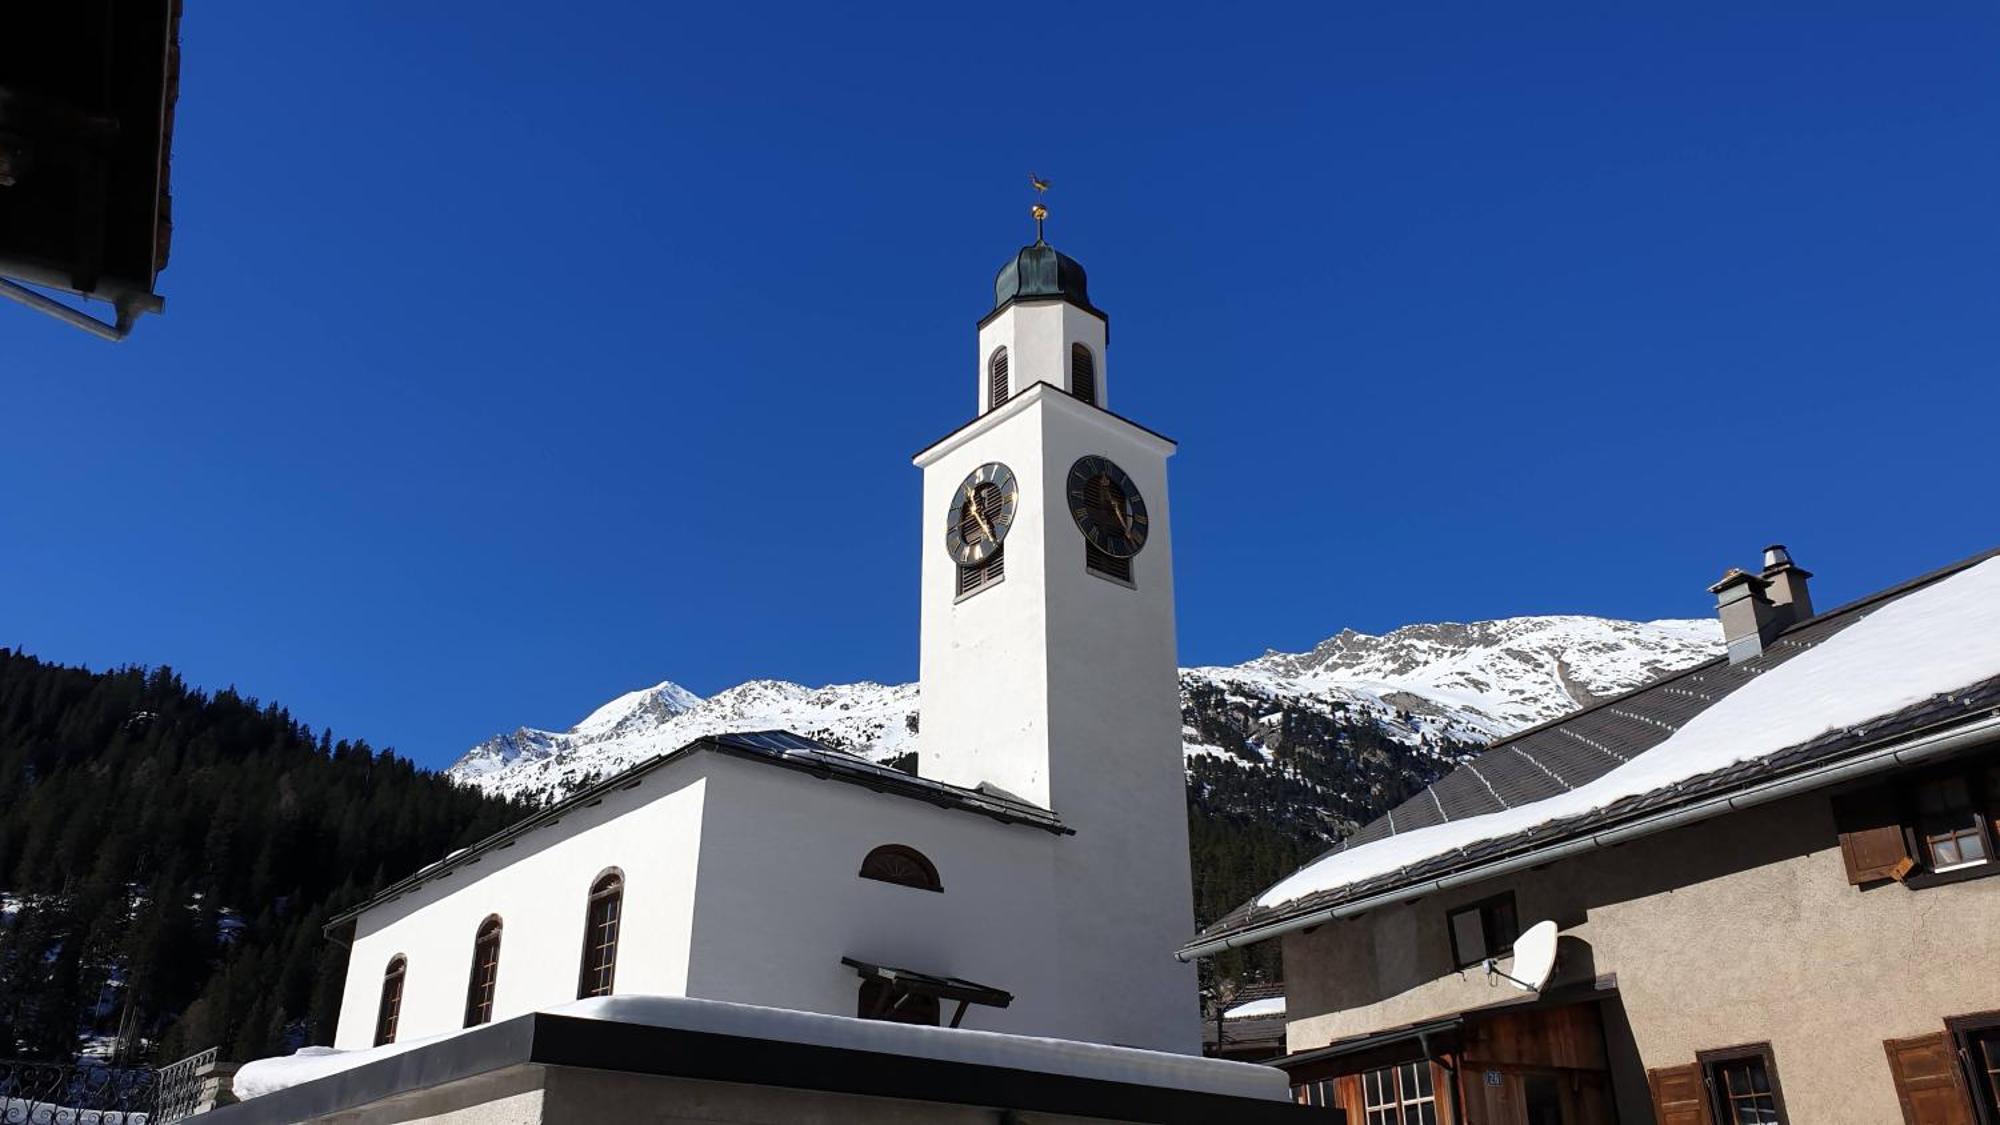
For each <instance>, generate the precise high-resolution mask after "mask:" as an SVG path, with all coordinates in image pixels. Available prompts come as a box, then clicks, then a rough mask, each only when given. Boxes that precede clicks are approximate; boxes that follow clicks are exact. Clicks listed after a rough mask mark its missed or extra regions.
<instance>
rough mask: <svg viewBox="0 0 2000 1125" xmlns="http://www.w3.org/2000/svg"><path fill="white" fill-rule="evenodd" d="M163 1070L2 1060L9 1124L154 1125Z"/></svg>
mask: <svg viewBox="0 0 2000 1125" xmlns="http://www.w3.org/2000/svg"><path fill="white" fill-rule="evenodd" d="M159 1090H160V1075H159V1072H157V1071H153V1070H147V1069H141V1068H136V1067H110V1066H99V1065H95V1064H92V1063H87V1062H86V1063H40V1062H14V1061H10V1060H4V1059H0V1123H4V1125H150V1123H151V1122H152V1121H153V1120H154V1113H155V1110H156V1107H157V1106H158V1104H159Z"/></svg>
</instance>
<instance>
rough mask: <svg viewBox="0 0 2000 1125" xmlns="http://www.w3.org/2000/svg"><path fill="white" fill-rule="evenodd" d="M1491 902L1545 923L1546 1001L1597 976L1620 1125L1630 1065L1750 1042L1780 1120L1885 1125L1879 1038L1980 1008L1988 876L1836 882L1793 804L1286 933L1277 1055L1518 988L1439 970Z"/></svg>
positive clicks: (1631, 1086)
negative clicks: (1608, 996) (1550, 926)
mask: <svg viewBox="0 0 2000 1125" xmlns="http://www.w3.org/2000/svg"><path fill="white" fill-rule="evenodd" d="M1509 890H1511V891H1513V892H1514V896H1515V904H1516V909H1517V911H1518V917H1519V919H1520V924H1521V926H1522V927H1523V928H1525V927H1527V926H1528V925H1529V924H1531V923H1533V922H1536V921H1539V920H1542V919H1554V920H1555V921H1556V923H1557V924H1558V926H1560V928H1561V932H1562V935H1563V936H1562V941H1561V957H1560V961H1559V964H1558V968H1557V975H1556V977H1555V980H1554V981H1552V982H1551V985H1550V987H1551V989H1553V988H1556V987H1558V986H1561V985H1564V984H1577V983H1582V984H1588V983H1590V982H1591V981H1592V980H1594V979H1596V980H1602V979H1603V978H1605V977H1608V976H1615V978H1616V985H1617V998H1616V999H1614V1000H1611V1001H1610V1002H1608V1003H1605V1004H1604V1005H1603V1015H1604V1018H1605V1035H1606V1039H1607V1047H1608V1049H1609V1054H1610V1059H1611V1065H1612V1071H1613V1083H1614V1086H1615V1089H1616V1092H1617V1101H1618V1113H1619V1119H1620V1120H1621V1121H1623V1122H1625V1123H1626V1125H1634V1123H1639V1122H1646V1121H1650V1120H1652V1116H1653V1114H1652V1109H1651V1105H1650V1101H1649V1099H1648V1095H1647V1092H1646V1080H1645V1070H1646V1069H1648V1068H1654V1067H1666V1066H1677V1065H1684V1064H1691V1063H1693V1062H1694V1061H1695V1052H1697V1051H1700V1050H1706V1049H1712V1048H1719V1047H1727V1046H1733V1045H1737V1044H1743V1043H1751V1042H1759V1041H1768V1042H1769V1043H1770V1044H1771V1046H1772V1049H1773V1053H1774V1056H1775V1060H1776V1065H1777V1071H1778V1076H1779V1082H1780V1084H1781V1086H1782V1088H1783V1091H1784V1097H1785V1101H1786V1103H1787V1108H1788V1111H1789V1120H1791V1121H1792V1122H1794V1123H1797V1125H1883V1123H1886V1122H1895V1121H1899V1120H1901V1118H1902V1115H1901V1112H1900V1110H1899V1109H1898V1106H1897V1102H1896V1092H1895V1088H1894V1085H1893V1082H1892V1079H1891V1077H1890V1074H1889V1068H1888V1064H1887V1061H1886V1056H1885V1054H1884V1051H1883V1045H1882V1044H1883V1041H1884V1040H1885V1039H1891V1038H1897V1037H1903V1036H1913V1035H1921V1034H1925V1033H1929V1032H1935V1031H1938V1030H1939V1029H1940V1028H1941V1026H1942V1023H1943V1020H1944V1019H1945V1017H1947V1016H1954V1015H1961V1014H1965V1013H1969V1012H1978V1011H1987V1010H1993V1009H2000V879H1990V878H1989V879H1976V880H1971V881H1967V882H1961V883H1953V884H1949V885H1944V886H1933V887H1929V888H1926V889H1922V890H1912V889H1909V888H1907V887H1904V886H1901V885H1898V884H1895V883H1883V884H1879V885H1875V886H1871V887H1865V888H1859V887H1854V886H1851V885H1850V884H1849V883H1848V880H1847V877H1846V871H1845V868H1844V866H1843V864H1842V861H1841V854H1840V846H1839V843H1838V839H1837V836H1836V833H1835V829H1834V820H1833V813H1832V806H1831V802H1830V800H1829V797H1828V796H1827V795H1825V794H1807V795H1804V796H1800V797H1794V798H1790V799H1787V800H1785V801H1782V802H1777V803H1773V804H1769V805H1764V806H1760V807H1757V808H1753V809H1750V810H1747V811H1744V812H1738V813H1732V814H1730V815H1728V816H1726V817H1723V818H1719V819H1716V820H1711V821H1707V822H1704V823H1701V824H1696V825H1691V826H1688V827H1684V828H1680V829H1677V830H1674V831H1671V832H1667V833H1663V834H1661V835H1658V836H1653V837H1648V838H1644V839H1641V840H1636V841H1633V842H1631V843H1627V844H1624V845H1621V846H1618V847H1614V848H1610V849H1606V850H1603V851H1596V852H1590V853H1587V854H1585V855H1582V856H1578V857H1575V858H1572V859H1567V860H1562V861H1558V862H1556V863H1554V864H1552V865H1550V866H1548V867H1545V868H1541V869H1538V870H1530V871H1525V872H1521V873H1518V874H1514V875H1508V876H1502V877H1499V878H1496V879H1493V880H1490V881H1486V882H1482V883H1479V884H1476V885H1473V886H1468V887H1462V888H1458V889H1456V890H1454V891H1452V892H1450V893H1446V894H1439V895H1436V896H1433V897H1429V898H1424V899H1420V900H1418V901H1416V902H1414V903H1408V904H1402V905H1398V906H1394V907H1389V908H1386V909H1378V910H1374V911H1371V912H1369V913H1367V914H1365V915H1362V916H1361V917H1359V918H1354V919H1344V920H1338V921H1334V922H1329V923H1327V924H1325V925H1322V926H1319V927H1317V928H1316V929H1313V930H1310V931H1306V932H1302V933H1294V934H1290V935H1287V936H1286V937H1285V938H1284V957H1285V975H1286V995H1287V1003H1288V1007H1289V1009H1290V1015H1291V1022H1290V1024H1289V1026H1288V1046H1289V1049H1290V1050H1292V1051H1302V1050H1309V1049H1311V1048H1314V1047H1320V1046H1324V1045H1326V1044H1327V1043H1328V1042H1330V1041H1332V1040H1335V1039H1341V1038H1345V1037H1348V1036H1352V1035H1359V1034H1363V1033H1366V1032H1372V1031H1379V1030H1382V1029H1385V1028H1392V1027H1396V1026H1400V1025H1403V1024H1408V1023H1412V1022H1415V1021H1419V1020H1424V1019H1428V1018H1434V1017H1438V1016H1444V1015H1449V1014H1451V1013H1455V1012H1460V1011H1464V1010H1466V1009H1468V1008H1475V1007H1480V1006H1483V1005H1489V1004H1493V1003H1496V1002H1500V1001H1503V1000H1506V999H1508V998H1509V997H1517V996H1520V995H1521V994H1520V993H1519V992H1517V991H1514V990H1512V989H1511V987H1510V986H1507V985H1506V984H1505V983H1504V982H1501V984H1500V986H1499V987H1498V988H1496V987H1494V986H1493V985H1492V984H1489V982H1488V981H1487V980H1486V978H1485V975H1484V974H1483V973H1481V972H1479V971H1477V970H1471V971H1467V972H1463V973H1461V972H1456V971H1453V969H1452V955H1451V945H1450V941H1449V939H1448V937H1447V935H1446V931H1445V913H1446V911H1447V910H1449V909H1451V908H1453V907H1457V906H1460V905H1463V904H1466V903H1469V902H1474V901H1477V900H1479V899H1482V898H1486V897H1488V896H1491V895H1494V894H1498V893H1500V892H1503V891H1509Z"/></svg>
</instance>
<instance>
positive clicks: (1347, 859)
mask: <svg viewBox="0 0 2000 1125" xmlns="http://www.w3.org/2000/svg"><path fill="white" fill-rule="evenodd" d="M1996 675H2000V559H1990V560H1988V561H1986V562H1983V563H1981V564H1979V565H1978V566H1975V567H1972V568H1971V569H1968V570H1965V571H1962V572H1960V573H1958V574H1955V575H1953V576H1951V577H1949V578H1946V579H1943V580H1941V581H1939V582H1937V583H1935V584H1933V585H1931V586H1927V587H1925V588H1923V589H1921V590H1918V591H1916V592H1914V593H1911V594H1907V595H1905V596H1903V597H1901V598H1898V599H1896V600H1895V601H1892V602H1889V603H1887V604H1886V605H1883V606H1881V607H1879V608H1877V609H1875V610H1873V611H1871V612H1870V613H1868V614H1867V616H1866V617H1864V618H1863V619H1862V620H1860V621H1857V622H1855V623H1854V624H1852V625H1850V626H1848V627H1847V628H1845V629H1842V630H1841V631H1840V632H1838V633H1835V634H1834V635H1833V636H1832V637H1829V638H1828V639H1827V640H1826V641H1825V642H1823V643H1821V644H1820V645H1818V646H1817V647H1815V648H1813V649H1812V650H1810V651H1808V652H1803V653H1800V654H1799V655H1798V656H1795V657H1793V658H1792V659H1790V660H1788V661H1786V662H1784V663H1783V664H1780V665H1778V666H1777V667H1775V668H1772V669H1770V670H1769V671H1767V672H1764V673H1763V674H1761V675H1759V676H1758V677H1757V678H1756V679H1755V680H1753V681H1751V682H1750V683H1748V684H1745V685H1744V686H1743V687H1741V688H1739V689H1737V690H1736V691H1735V692H1732V693H1731V694H1729V695H1727V696H1725V697H1723V699H1722V701H1721V702H1719V703H1717V704H1715V705H1714V706H1713V707H1710V708H1709V709H1708V710H1706V711H1703V712H1702V713H1701V714H1699V715H1697V716H1695V717H1694V718H1693V719H1692V720H1690V721H1689V722H1688V724H1687V725H1686V726H1684V727H1682V728H1681V729H1680V730H1678V731H1676V732H1675V733H1674V734H1673V735H1672V737H1670V738H1668V739H1667V740H1666V741H1665V742H1662V743H1660V744H1659V745H1658V746H1655V747H1653V748H1652V749H1651V750H1648V751H1646V752H1645V753H1643V754H1641V755H1639V756H1638V757H1636V758H1634V759H1632V760H1631V761H1630V762H1627V763H1626V764H1625V765H1622V766H1619V767H1618V768H1617V769H1615V770H1612V771H1611V772H1610V773H1608V774H1605V775H1604V776H1603V777H1600V778H1598V779H1597V780H1595V781H1592V782H1590V783H1589V784H1586V785H1580V786H1578V787H1577V788H1575V789H1573V790H1570V791H1569V792H1567V793H1562V794H1559V795H1557V796H1554V797H1550V798H1548V799H1546V800H1542V801H1536V802H1534V803H1532V804H1527V805H1522V806H1520V807H1518V808H1512V809H1507V810H1504V811H1502V812H1496V813H1488V814H1486V815H1484V816H1476V817H1468V818H1466V819H1464V820H1458V821H1451V822H1448V823H1445V824H1437V825H1432V826H1430V827H1427V828H1420V829H1417V830H1416V831H1414V832H1405V833H1402V834H1400V835H1396V836H1390V837H1388V838H1387V839H1383V840H1378V841H1376V842H1374V843H1371V844H1366V845H1363V846H1361V847H1358V848H1354V849H1351V850H1349V851H1344V852H1335V853H1333V854H1331V855H1327V856H1324V857H1322V858H1321V859H1319V860H1318V861H1316V862H1314V863H1310V864H1307V865H1306V866H1305V867H1302V868H1300V869H1299V870H1298V871H1296V872H1294V873H1293V874H1292V875H1290V876H1289V877H1287V878H1285V879H1283V880H1280V881H1279V882H1278V883H1277V884H1276V885H1274V886H1272V887H1271V888H1270V889H1269V890H1267V891H1265V892H1264V893H1263V894H1261V895H1259V896H1257V905H1259V906H1264V907H1273V906H1280V905H1283V904H1284V903H1287V902H1291V901H1293V900H1295V899H1299V898H1303V897H1305V896H1306V895H1310V894H1316V893H1318V892H1321V891H1330V890H1334V889H1337V888H1340V887H1345V886H1349V885H1352V884H1354V883H1358V882H1361V881H1363V880H1366V879H1372V878H1376V877H1378V876H1381V875H1387V874H1389V873H1391V872H1393V871H1397V870H1400V869H1402V868H1405V867H1408V866H1410V865H1412V864H1415V863H1419V862H1422V861H1424V860H1428V859H1432V858H1434V857H1437V856H1440V855H1443V854H1445V853H1447V852H1451V851H1454V850H1457V849H1460V848H1465V847H1468V846H1470V845H1472V844H1475V843H1478V842H1480V841H1482V840H1492V839H1497V838H1500V837H1503V836H1511V835H1513V834H1515V833H1517V832H1522V831H1525V830H1527V829H1529V828H1533V827H1536V826H1537V825H1541V824H1545V823H1547V822H1549V821H1551V820H1557V819H1561V818H1564V817H1571V816H1577V815H1579V814H1582V813H1586V812H1591V811H1593V810H1596V809H1601V808H1604V807H1606V806H1608V805H1611V804H1613V803H1615V802H1617V801H1619V800H1622V799H1624V798H1626V797H1635V796H1638V795H1640V794H1642V793H1650V792H1652V791H1654V790H1656V789H1661V788H1664V787H1666V786H1668V785H1672V784H1674V783H1676V782H1680V781H1685V780H1688V779H1689V778H1693V777H1698V776H1700V775H1702V774H1706V773H1710V772H1713V771H1715V770H1719V769H1723V768H1725V767H1727V766H1731V765H1734V764H1735V763H1737V762H1742V761H1747V760H1749V759H1752V758H1761V757H1764V756H1766V755H1769V754H1775V753H1777V752H1778V751H1780V750H1783V749H1786V748H1787V747H1791V746H1797V745H1799V744H1801V743H1804V742H1807V741H1810V740H1811V739H1813V738H1816V737H1818V736H1820V735H1822V734H1825V733H1827V732H1828V731H1833V730H1839V729H1842V728H1845V727H1851V726H1855V725H1858V724H1860V723H1863V722H1866V721H1867V720H1869V719H1873V718H1875V717H1877V716H1880V715H1886V714H1889V713H1891V712H1894V711H1898V710H1901V709H1902V708H1905V707H1909V706H1912V705H1914V704H1917V703H1921V702H1923V701H1924V700H1926V699H1929V698H1931V697H1933V696H1936V695H1939V694H1942V693H1945V692H1949V691H1952V690H1955V689H1958V688H1963V687H1968V686H1970V685H1972V684H1975V683H1978V682H1979V681H1981V680H1985V679H1989V678H1991V677H1993V676H1996Z"/></svg>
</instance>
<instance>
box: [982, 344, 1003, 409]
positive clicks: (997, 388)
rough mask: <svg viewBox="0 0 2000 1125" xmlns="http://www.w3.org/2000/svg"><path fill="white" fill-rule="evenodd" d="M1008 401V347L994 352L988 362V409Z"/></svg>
mask: <svg viewBox="0 0 2000 1125" xmlns="http://www.w3.org/2000/svg"><path fill="white" fill-rule="evenodd" d="M1006 401H1007V349H1006V348H1001V349H999V350H998V351H995V352H994V353H993V358H992V359H991V360H988V361H987V363H986V409H988V410H991V409H993V408H994V407H996V406H999V405H1000V404H1001V403H1003V402H1006Z"/></svg>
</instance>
